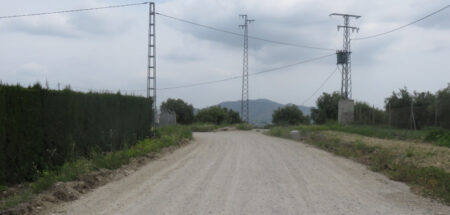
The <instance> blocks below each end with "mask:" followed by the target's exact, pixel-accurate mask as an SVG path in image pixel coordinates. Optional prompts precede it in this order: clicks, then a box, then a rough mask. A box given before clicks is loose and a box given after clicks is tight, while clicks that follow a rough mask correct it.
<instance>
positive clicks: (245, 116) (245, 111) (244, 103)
mask: <svg viewBox="0 0 450 215" xmlns="http://www.w3.org/2000/svg"><path fill="white" fill-rule="evenodd" d="M239 17H241V18H243V19H244V24H243V25H239V27H241V28H242V29H244V60H243V69H242V100H241V118H242V120H243V121H244V122H247V123H249V122H250V119H249V114H250V113H249V107H248V99H249V96H248V91H249V89H248V24H250V23H251V22H254V21H255V20H254V19H248V17H247V15H239Z"/></svg>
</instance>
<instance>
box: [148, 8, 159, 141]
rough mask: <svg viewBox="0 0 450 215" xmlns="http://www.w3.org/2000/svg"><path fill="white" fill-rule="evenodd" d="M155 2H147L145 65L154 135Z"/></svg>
mask: <svg viewBox="0 0 450 215" xmlns="http://www.w3.org/2000/svg"><path fill="white" fill-rule="evenodd" d="M155 16H156V14H155V3H154V2H150V3H149V28H148V66H147V98H151V100H152V102H153V104H152V107H153V121H152V135H153V136H155V135H156V118H157V117H158V111H157V106H156V47H155V45H156V39H155V21H156V20H155Z"/></svg>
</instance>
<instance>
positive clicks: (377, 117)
mask: <svg viewBox="0 0 450 215" xmlns="http://www.w3.org/2000/svg"><path fill="white" fill-rule="evenodd" d="M354 110H355V118H354V119H355V121H354V122H355V123H357V124H372V125H380V124H383V123H386V112H385V111H384V110H380V109H378V108H376V107H371V106H370V105H368V104H367V103H366V102H355V106H354Z"/></svg>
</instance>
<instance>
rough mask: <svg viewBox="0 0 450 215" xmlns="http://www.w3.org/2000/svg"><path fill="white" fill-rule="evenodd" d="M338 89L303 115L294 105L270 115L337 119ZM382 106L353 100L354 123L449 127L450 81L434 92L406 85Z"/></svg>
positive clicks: (281, 120) (303, 120)
mask: <svg viewBox="0 0 450 215" xmlns="http://www.w3.org/2000/svg"><path fill="white" fill-rule="evenodd" d="M340 99H341V96H340V94H339V93H338V92H333V93H323V94H322V95H321V96H320V97H319V98H318V99H317V100H316V107H314V108H312V109H311V116H310V118H308V117H307V116H304V115H303V113H302V112H301V110H300V109H298V108H297V107H296V106H285V107H282V108H278V109H277V110H275V111H274V113H273V115H272V123H274V124H291V125H295V124H309V123H315V124H324V123H327V122H330V121H337V119H338V103H339V100H340ZM384 103H385V105H384V107H383V108H382V109H380V108H376V107H374V106H370V105H369V104H367V103H366V102H360V101H357V102H355V105H354V124H368V125H389V126H392V127H396V128H409V129H421V128H424V127H433V126H435V127H442V128H450V84H448V86H447V87H446V88H443V89H441V90H439V91H437V92H436V93H431V92H428V91H427V92H416V91H414V92H409V91H408V90H407V88H406V87H405V88H402V89H399V90H398V91H394V92H392V95H390V96H389V97H387V98H385V101H384Z"/></svg>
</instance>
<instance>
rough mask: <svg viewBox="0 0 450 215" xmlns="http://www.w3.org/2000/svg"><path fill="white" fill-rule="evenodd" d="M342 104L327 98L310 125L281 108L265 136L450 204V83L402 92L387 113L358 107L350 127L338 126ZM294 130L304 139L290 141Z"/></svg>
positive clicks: (323, 97)
mask: <svg viewBox="0 0 450 215" xmlns="http://www.w3.org/2000/svg"><path fill="white" fill-rule="evenodd" d="M340 99H341V98H340V95H339V93H337V92H334V93H331V94H328V93H323V94H322V95H321V96H320V97H319V98H318V99H317V101H316V107H315V108H312V110H311V123H312V125H308V123H309V122H304V121H303V122H302V121H301V120H300V119H301V115H300V114H298V113H297V114H295V113H296V112H298V111H297V110H293V109H292V110H290V109H289V108H285V109H284V110H280V109H279V110H277V111H275V112H274V114H273V116H272V117H273V125H268V126H265V128H267V129H269V130H268V131H267V132H266V134H268V135H272V136H276V137H282V138H289V139H296V140H302V141H303V142H305V143H307V144H311V145H314V146H316V147H317V148H320V149H323V150H326V151H328V152H331V153H334V154H336V155H339V156H343V157H346V158H350V159H352V160H355V161H357V162H359V163H362V164H365V165H367V166H368V167H369V168H370V169H372V170H373V171H378V172H381V173H384V174H385V175H387V176H388V177H389V178H391V179H393V180H397V181H401V182H405V183H407V184H409V185H411V186H412V188H413V189H414V190H417V191H419V192H420V193H422V194H423V195H425V196H429V197H433V198H436V199H440V200H442V201H443V202H445V203H446V204H450V130H448V129H449V128H450V124H449V123H450V115H449V113H450V112H449V111H448V110H450V84H449V85H448V86H447V87H446V88H444V89H442V90H439V91H438V92H436V93H435V94H433V93H430V92H413V93H410V92H408V90H407V89H406V88H403V89H400V90H399V91H398V92H393V93H392V95H391V96H389V97H387V98H386V99H385V107H384V109H385V110H382V109H378V108H375V107H373V106H372V107H371V106H369V105H368V104H366V103H364V102H356V103H355V109H354V110H355V111H354V124H352V125H340V124H338V123H337V122H336V121H337V119H338V103H339V100H340ZM411 106H414V108H411ZM412 114H414V117H412ZM282 116H284V117H282ZM295 116H297V117H295ZM292 118H296V119H297V120H293V119H292ZM433 126H434V127H433ZM436 126H439V127H436ZM293 130H297V131H299V132H300V134H298V133H293V134H292V136H291V131H293Z"/></svg>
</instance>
